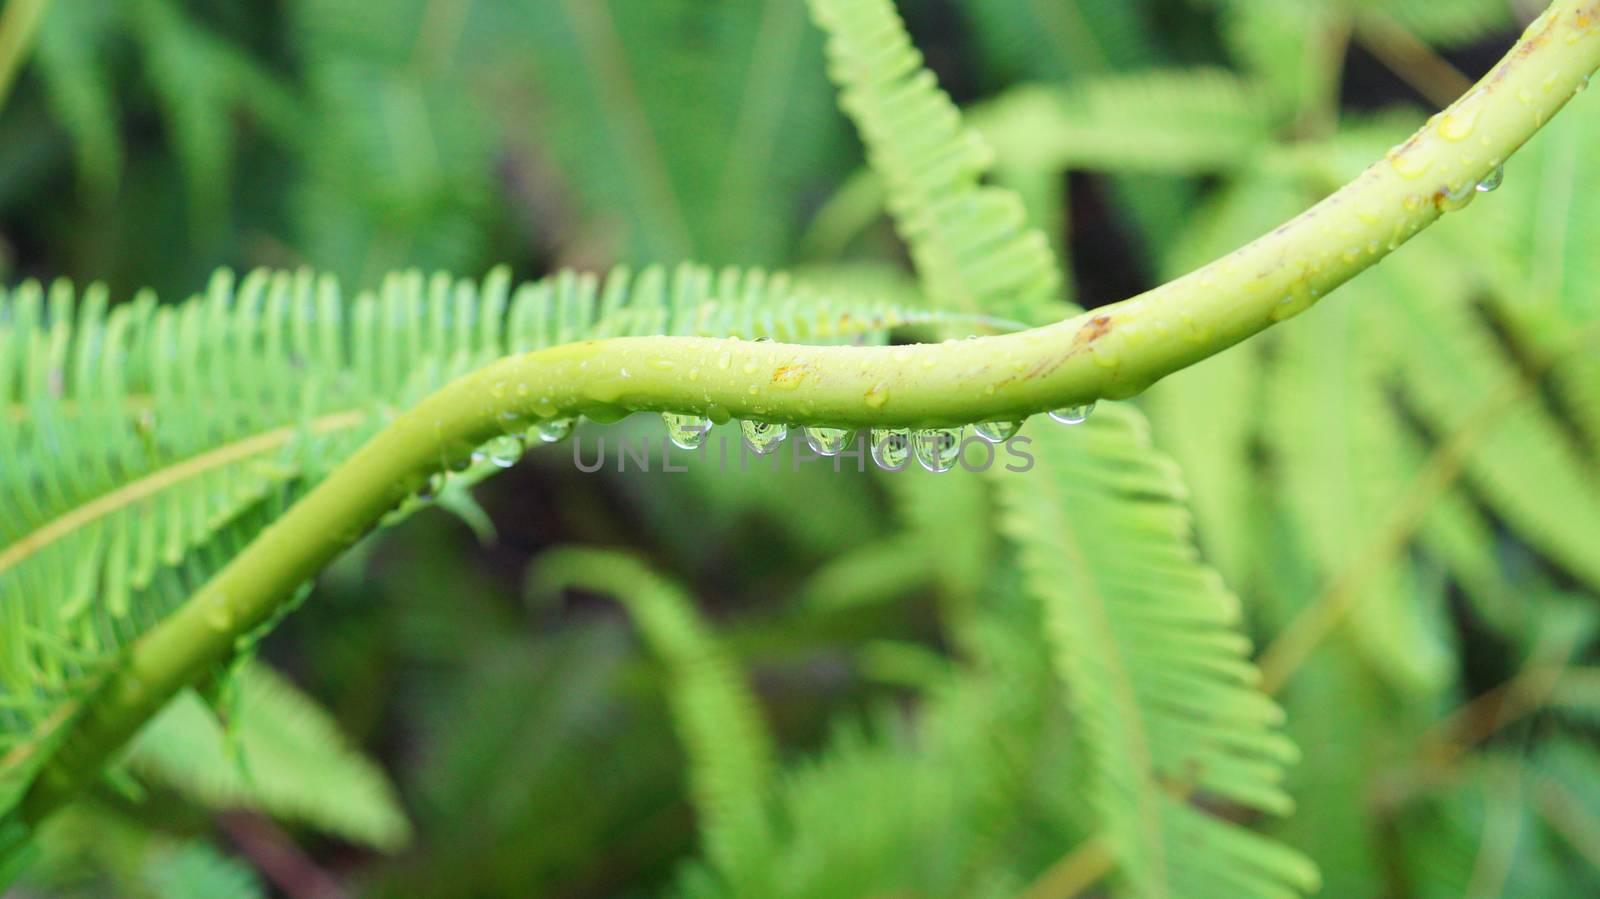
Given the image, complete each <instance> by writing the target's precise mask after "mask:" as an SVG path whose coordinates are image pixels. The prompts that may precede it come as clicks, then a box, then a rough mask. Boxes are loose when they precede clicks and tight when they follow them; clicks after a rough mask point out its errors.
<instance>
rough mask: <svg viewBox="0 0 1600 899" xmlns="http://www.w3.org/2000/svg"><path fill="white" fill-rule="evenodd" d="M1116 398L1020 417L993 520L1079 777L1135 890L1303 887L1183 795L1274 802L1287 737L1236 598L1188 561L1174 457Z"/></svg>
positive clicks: (1302, 865) (1289, 862) (1264, 847)
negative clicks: (1049, 653)
mask: <svg viewBox="0 0 1600 899" xmlns="http://www.w3.org/2000/svg"><path fill="white" fill-rule="evenodd" d="M1145 431H1146V426H1145V424H1144V420H1143V418H1142V417H1140V416H1139V415H1138V414H1137V413H1136V412H1134V411H1133V410H1131V409H1129V408H1127V407H1124V406H1118V405H1111V406H1107V407H1106V408H1103V409H1100V410H1097V411H1096V413H1095V415H1094V417H1093V418H1092V419H1091V420H1090V421H1089V423H1088V424H1086V425H1083V426H1080V427H1078V428H1075V429H1072V430H1066V429H1060V428H1053V429H1042V430H1039V431H1036V432H1034V434H1033V435H1032V436H1033V439H1034V441H1035V443H1036V444H1037V445H1038V448H1039V451H1038V453H1037V460H1038V461H1037V464H1036V467H1035V468H1034V470H1033V471H1032V472H1031V473H1030V474H1029V476H1027V477H1026V478H1024V477H1021V476H1017V475H1014V474H1013V475H1004V474H997V475H996V476H995V479H996V481H997V482H998V486H999V491H1000V497H1001V501H1002V509H1003V513H1002V516H1001V527H1002V529H1003V530H1004V532H1005V533H1006V534H1007V535H1008V536H1009V537H1010V538H1011V539H1012V541H1014V542H1015V544H1016V545H1017V548H1018V553H1019V557H1020V558H1019V562H1020V564H1021V567H1022V570H1023V573H1024V578H1025V588H1026V590H1027V591H1028V593H1029V594H1030V595H1032V596H1034V597H1036V598H1037V599H1038V600H1039V602H1041V603H1042V604H1043V605H1044V608H1045V613H1046V616H1047V627H1048V629H1049V633H1050V636H1051V639H1052V642H1053V643H1054V654H1055V659H1056V665H1057V667H1058V670H1059V671H1060V674H1061V676H1062V678H1063V679H1064V680H1065V681H1066V683H1067V685H1068V689H1069V690H1070V691H1071V693H1070V696H1069V700H1068V701H1069V703H1070V705H1071V708H1072V710H1073V712H1074V715H1075V718H1076V719H1077V721H1078V722H1079V725H1080V727H1081V728H1082V739H1083V741H1084V743H1085V745H1086V748H1087V752H1088V754H1089V758H1090V764H1091V766H1092V772H1093V778H1092V780H1091V781H1090V784H1089V786H1088V789H1089V790H1090V791H1091V797H1092V799H1091V803H1092V805H1093V807H1094V809H1095V811H1096V813H1097V814H1098V815H1099V816H1100V818H1101V821H1102V822H1103V825H1104V827H1105V828H1106V833H1107V837H1108V839H1109V840H1110V841H1111V843H1112V846H1113V851H1114V853H1115V855H1116V857H1117V859H1118V862H1119V863H1120V864H1119V869H1118V870H1119V872H1120V878H1121V879H1122V881H1123V883H1124V884H1125V885H1126V887H1127V888H1128V890H1129V892H1130V893H1131V894H1133V895H1138V896H1168V895H1171V896H1196V897H1198V896H1282V895H1292V894H1295V893H1296V892H1297V891H1298V892H1309V891H1311V890H1313V889H1315V887H1316V884H1317V874H1316V870H1315V868H1313V867H1312V866H1311V864H1310V863H1309V862H1308V861H1306V860H1305V859H1304V858H1302V857H1301V856H1300V855H1298V854H1297V853H1295V852H1293V851H1292V850H1290V849H1288V848H1286V847H1283V846H1281V845H1278V844H1276V843H1274V842H1272V841H1270V840H1267V839H1266V838H1264V837H1260V836H1257V835H1255V834H1253V833H1250V832H1249V831H1247V830H1245V829H1243V828H1241V827H1239V826H1238V825H1237V824H1234V823H1231V822H1229V821H1226V820H1224V819H1222V818H1219V817H1216V816H1214V815H1212V814H1210V813H1208V812H1206V811H1204V810H1202V809H1201V808H1199V807H1198V806H1197V805H1195V804H1192V802H1191V800H1190V797H1191V796H1202V797H1209V798H1210V799H1211V800H1212V801H1221V802H1226V803H1235V804H1237V805H1239V806H1242V807H1244V808H1248V809H1253V810H1257V811H1262V812H1269V813H1274V814H1285V813H1287V812H1288V811H1289V810H1290V809H1291V808H1292V805H1293V804H1292V802H1291V800H1290V799H1289V796H1288V795H1287V794H1286V793H1285V792H1284V791H1283V789H1282V787H1281V780H1282V778H1283V773H1284V767H1285V766H1286V765H1287V764H1288V763H1290V762H1291V761H1293V759H1294V758H1295V757H1296V755H1297V753H1296V751H1295V749H1294V746H1293V744H1291V743H1290V742H1289V741H1288V740H1287V739H1286V738H1285V737H1283V736H1282V735H1281V734H1280V733H1278V732H1277V730H1276V728H1277V726H1278V725H1279V724H1281V722H1282V719H1283V713H1282V712H1281V711H1280V710H1279V709H1278V707H1277V706H1276V705H1275V704H1274V703H1273V702H1272V701H1271V700H1270V699H1268V698H1267V697H1266V696H1264V695H1262V694H1261V693H1260V692H1259V691H1258V690H1257V689H1256V688H1255V683H1256V680H1257V678H1258V674H1257V672H1256V669H1255V667H1254V666H1253V665H1252V664H1251V663H1250V662H1249V656H1248V652H1249V643H1248V641H1247V640H1246V639H1245V638H1244V637H1242V636H1241V635H1239V633H1238V632H1237V630H1236V626H1237V623H1238V614H1239V605H1238V600H1237V599H1235V598H1234V596H1233V595H1232V594H1230V593H1228V591H1227V590H1226V588H1224V587H1223V585H1222V582H1221V580H1220V579H1219V578H1218V577H1217V576H1216V574H1215V572H1213V571H1211V570H1210V569H1208V568H1206V567H1205V566H1204V565H1202V564H1201V563H1200V562H1199V560H1198V559H1197V558H1196V556H1195V551H1194V548H1193V545H1192V543H1191V540H1192V535H1191V532H1190V520H1189V515H1188V512H1187V511H1186V510H1185V509H1184V508H1183V506H1182V504H1181V500H1182V497H1183V487H1182V486H1181V484H1180V482H1179V481H1178V479H1177V474H1176V469H1175V467H1174V466H1173V465H1172V463H1171V462H1170V461H1169V460H1167V459H1166V458H1164V457H1162V456H1159V455H1157V454H1156V453H1155V452H1154V451H1153V450H1151V449H1150V446H1149V442H1148V435H1147V434H1146V432H1145Z"/></svg>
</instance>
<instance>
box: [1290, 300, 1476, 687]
mask: <svg viewBox="0 0 1600 899" xmlns="http://www.w3.org/2000/svg"><path fill="white" fill-rule="evenodd" d="M1348 289H1350V290H1351V291H1353V292H1354V294H1355V295H1354V296H1351V297H1350V298H1349V299H1350V300H1351V302H1345V303H1337V304H1328V305H1326V306H1323V307H1321V308H1318V309H1313V310H1311V311H1310V312H1309V313H1307V315H1306V316H1305V321H1304V322H1295V323H1294V324H1293V325H1292V326H1291V327H1289V328H1286V329H1284V332H1283V339H1282V340H1281V341H1280V342H1279V345H1278V347H1277V348H1276V349H1277V352H1276V354H1275V355H1276V359H1275V364H1274V366H1273V370H1272V378H1271V387H1270V389H1269V392H1268V413H1267V431H1266V436H1267V442H1268V447H1269V450H1270V451H1271V452H1272V453H1273V458H1274V459H1276V460H1277V466H1276V468H1277V473H1278V476H1279V477H1278V479H1277V484H1278V489H1279V493H1280V496H1281V499H1282V501H1283V502H1284V504H1285V505H1286V507H1287V508H1288V509H1289V511H1290V512H1291V516H1290V517H1291V520H1292V521H1294V522H1295V525H1296V530H1297V531H1298V533H1299V536H1300V537H1301V539H1302V541H1303V544H1304V547H1305V549H1306V551H1307V552H1308V553H1309V556H1310V558H1311V559H1312V560H1313V564H1314V567H1315V568H1316V570H1317V571H1318V572H1319V573H1320V575H1321V578H1322V580H1323V582H1324V583H1328V582H1331V581H1333V580H1334V579H1335V578H1337V577H1338V576H1340V575H1341V574H1342V573H1343V572H1344V571H1345V570H1346V569H1347V568H1348V567H1349V566H1351V565H1357V564H1361V560H1362V554H1363V552H1364V551H1365V550H1366V548H1367V546H1368V545H1369V543H1370V542H1371V540H1372V535H1373V534H1375V533H1379V532H1380V531H1381V530H1382V529H1383V527H1384V526H1385V525H1386V523H1387V519H1388V517H1389V516H1390V515H1391V514H1392V510H1393V507H1394V500H1395V497H1396V496H1399V495H1401V494H1402V492H1403V488H1404V487H1405V486H1406V485H1407V483H1408V482H1409V481H1410V479H1411V478H1413V477H1415V472H1414V471H1412V470H1410V469H1407V468H1405V467H1404V466H1402V465H1400V464H1397V460H1398V459H1400V458H1402V456H1403V453H1402V447H1401V441H1402V438H1401V437H1400V434H1399V432H1400V430H1401V428H1402V424H1401V422H1400V421H1399V419H1398V417H1397V416H1396V414H1395V411H1394V410H1393V409H1391V408H1390V406H1389V404H1388V402H1387V398H1386V395H1385V384H1384V382H1383V377H1384V374H1385V371H1384V365H1383V361H1382V358H1381V357H1380V356H1377V355H1375V354H1373V353H1371V352H1367V351H1366V349H1367V348H1369V347H1372V346H1374V345H1380V344H1381V340H1380V338H1379V335H1378V334H1377V333H1376V327H1377V326H1378V324H1379V323H1378V322H1376V321H1374V320H1373V316H1372V315H1371V314H1370V312H1369V310H1371V309H1372V308H1374V307H1376V306H1378V305H1381V304H1382V302H1383V301H1384V300H1385V299H1386V298H1384V297H1374V296H1368V297H1362V296H1360V294H1361V293H1365V292H1368V291H1370V290H1371V289H1372V288H1371V286H1370V282H1366V281H1361V280H1357V281H1356V282H1354V283H1353V284H1351V285H1348ZM1330 484H1334V485H1338V486H1337V487H1336V488H1333V489H1330V486H1329V485H1330ZM1421 593H1422V591H1421V590H1420V589H1418V584H1417V573H1416V572H1415V571H1414V570H1413V566H1412V564H1411V562H1410V560H1409V559H1406V558H1404V557H1401V558H1398V559H1390V560H1385V562H1384V564H1383V565H1382V567H1381V568H1380V569H1379V570H1378V571H1377V572H1375V573H1373V574H1372V575H1371V577H1370V579H1369V580H1368V582H1367V585H1366V586H1365V587H1364V588H1363V589H1361V590H1360V592H1359V600H1358V602H1357V604H1356V606H1355V607H1354V608H1352V609H1350V610H1349V612H1348V613H1347V614H1346V617H1345V619H1344V620H1345V621H1346V622H1347V624H1348V626H1349V627H1350V628H1351V629H1352V631H1353V632H1354V633H1355V634H1356V635H1357V645H1358V646H1359V647H1360V648H1361V649H1362V650H1363V652H1364V653H1365V655H1366V657H1367V661H1368V664H1370V665H1372V666H1374V667H1375V668H1377V669H1379V670H1381V671H1384V672H1385V673H1386V674H1387V675H1388V676H1389V677H1390V679H1391V682H1392V683H1394V684H1395V685H1397V686H1399V687H1401V688H1403V689H1407V690H1410V691H1412V692H1415V693H1416V694H1418V695H1436V694H1437V693H1438V692H1439V691H1440V690H1441V689H1442V688H1443V687H1444V685H1445V684H1446V683H1448V681H1449V676H1450V673H1451V671H1450V668H1451V661H1450V654H1449V652H1448V647H1446V646H1445V645H1443V644H1442V643H1441V642H1440V640H1439V637H1438V632H1439V631H1440V630H1441V629H1442V625H1441V623H1440V622H1439V621H1437V620H1432V619H1433V618H1437V612H1438V611H1439V610H1438V609H1432V610H1429V609H1427V608H1425V607H1423V606H1422V605H1421V604H1420V603H1419V597H1420V595H1421ZM1430 613H1432V614H1431V615H1430Z"/></svg>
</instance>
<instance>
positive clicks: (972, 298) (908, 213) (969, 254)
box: [811, 0, 1061, 320]
mask: <svg viewBox="0 0 1600 899" xmlns="http://www.w3.org/2000/svg"><path fill="white" fill-rule="evenodd" d="M811 11H812V15H813V16H815V17H816V19H817V22H818V23H819V24H820V25H821V26H822V27H823V29H824V30H826V31H827V32H828V34H829V40H828V59H829V66H830V69H829V73H830V75H831V76H832V77H833V80H834V82H835V83H836V84H838V85H839V88H840V100H839V102H840V104H841V105H842V106H843V107H844V110H845V111H846V112H847V113H848V114H849V115H850V117H851V119H852V120H853V121H854V122H855V124H856V127H857V129H858V130H859V131H860V133H861V137H862V141H863V142H864V143H865V144H866V146H867V157H868V160H869V161H870V162H871V163H872V167H873V169H874V170H876V171H877V172H878V174H879V175H880V176H881V177H882V178H883V179H884V182H885V184H886V185H887V188H888V197H889V211H890V212H891V213H892V214H893V216H894V218H895V223H896V225H897V227H898V229H899V231H900V234H901V236H902V237H903V238H904V239H905V240H906V242H907V243H908V244H910V246H911V255H912V258H913V259H914V260H915V261H916V264H917V270H918V272H919V273H920V275H921V280H922V283H923V284H924V285H925V287H926V288H927V289H928V290H929V292H930V295H931V296H932V297H933V298H934V299H935V300H936V301H938V302H939V303H941V304H943V305H945V306H947V307H949V308H953V309H960V310H965V311H968V312H988V313H990V314H995V315H1004V316H1006V317H1009V318H1013V319H1023V320H1026V319H1028V318H1029V317H1030V314H1036V312H1035V311H1036V310H1038V309H1040V308H1041V307H1043V306H1045V305H1047V304H1049V303H1050V301H1051V300H1053V299H1055V297H1056V293H1057V291H1058V290H1059V288H1060V283H1061V279H1060V274H1059V273H1058V271H1057V269H1056V267H1055V262H1054V259H1053V258H1052V256H1051V253H1050V248H1049V246H1047V245H1046V244H1045V240H1044V235H1043V234H1040V233H1039V232H1038V231H1035V230H1032V229H1030V228H1029V227H1028V225H1027V222H1026V213H1025V211H1024V210H1023V208H1022V203H1021V202H1020V201H1019V200H1018V199H1017V198H1016V196H1015V195H1013V194H1011V193H1009V192H1006V191H1002V190H998V189H994V188H985V187H981V186H980V181H981V179H982V178H983V176H984V175H985V173H987V172H988V170H989V167H990V164H991V162H992V159H991V151H990V150H989V148H988V147H987V146H986V145H985V144H984V143H983V141H982V140H981V139H980V138H978V137H977V136H976V135H975V134H973V133H972V132H970V131H966V130H964V129H963V128H962V124H961V116H960V114H959V113H958V112H957V111H956V107H955V104H954V103H952V102H951V100H950V98H949V97H948V96H946V95H945V93H944V92H943V91H941V90H939V87H938V84H937V83H936V81H935V80H934V77H933V73H932V72H929V71H928V70H927V69H925V68H923V66H922V54H921V53H920V52H919V51H918V50H917V49H916V47H914V46H913V45H912V43H911V38H910V37H909V36H908V35H907V34H906V31H905V27H904V24H903V23H902V22H901V20H900V16H899V14H898V13H897V12H896V11H895V8H894V6H893V4H891V3H888V2H856V0H812V3H811Z"/></svg>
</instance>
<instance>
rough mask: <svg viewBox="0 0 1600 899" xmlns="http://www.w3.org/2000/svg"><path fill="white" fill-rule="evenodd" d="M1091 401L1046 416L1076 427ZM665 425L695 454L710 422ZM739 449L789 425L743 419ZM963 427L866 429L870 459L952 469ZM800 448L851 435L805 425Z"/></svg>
mask: <svg viewBox="0 0 1600 899" xmlns="http://www.w3.org/2000/svg"><path fill="white" fill-rule="evenodd" d="M1093 411H1094V403H1088V404H1085V405H1082V406H1069V407H1067V408H1065V409H1057V410H1055V411H1053V412H1051V413H1050V417H1051V418H1052V419H1054V420H1056V421H1058V422H1061V423H1062V424H1068V425H1078V424H1083V423H1084V422H1085V421H1088V420H1089V413H1091V412H1093ZM661 420H662V421H663V422H665V423H666V426H667V438H668V439H669V440H671V441H672V443H673V445H674V446H677V447H678V448H680V449H686V450H696V449H699V448H700V445H701V444H702V443H703V442H704V441H705V438H706V434H708V433H710V431H711V420H710V419H708V418H705V417H704V416H700V415H684V414H680V413H676V412H663V413H661ZM739 429H740V431H741V433H742V434H743V436H744V442H745V445H746V446H748V447H750V449H751V450H752V451H754V452H755V453H756V454H758V455H763V456H764V455H767V454H768V453H772V452H775V451H776V450H777V449H778V447H779V446H781V445H782V444H783V441H784V440H786V439H787V438H788V436H789V426H788V425H786V424H781V423H779V424H774V423H771V422H764V421H752V420H750V419H745V420H743V421H740V422H739ZM1021 429H1022V422H1020V421H985V422H979V423H977V424H975V425H973V426H972V431H973V433H974V434H976V435H977V436H978V437H979V438H981V439H982V440H985V441H987V442H989V443H1004V442H1006V441H1007V440H1010V439H1011V438H1012V437H1015V436H1016V434H1017V432H1018V431H1020V430H1021ZM965 432H966V428H965V427H960V428H930V429H927V430H921V431H915V432H912V431H909V430H898V429H894V428H872V429H870V436H871V441H872V443H871V446H872V460H873V461H874V462H876V463H877V464H878V466H879V467H881V468H887V469H892V470H899V469H901V468H904V467H905V466H906V464H907V463H908V462H909V461H910V460H911V458H912V457H915V458H916V460H917V463H918V464H920V465H921V466H922V467H923V468H926V469H927V470H929V471H932V472H945V471H949V470H950V469H952V468H954V467H955V466H956V462H957V461H958V460H959V459H960V457H961V444H962V440H963V438H964V437H965ZM805 435H806V444H807V445H808V446H810V447H811V451H812V452H814V453H816V454H817V455H819V456H837V455H839V454H840V453H842V452H844V450H845V448H846V447H848V446H849V445H850V442H851V438H852V437H854V436H855V431H854V430H853V429H850V428H825V427H808V428H806V429H805Z"/></svg>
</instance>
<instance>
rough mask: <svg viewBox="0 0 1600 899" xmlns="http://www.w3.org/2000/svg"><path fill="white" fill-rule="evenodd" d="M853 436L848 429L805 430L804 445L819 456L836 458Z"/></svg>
mask: <svg viewBox="0 0 1600 899" xmlns="http://www.w3.org/2000/svg"><path fill="white" fill-rule="evenodd" d="M853 435H854V432H853V431H851V430H850V429H849V428H806V444H807V445H808V446H810V447H811V451H812V452H814V453H816V454H817V455H819V456H837V455H839V454H840V453H842V452H844V448H845V447H846V446H847V445H848V444H849V443H850V438H851V437H852V436H853Z"/></svg>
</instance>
